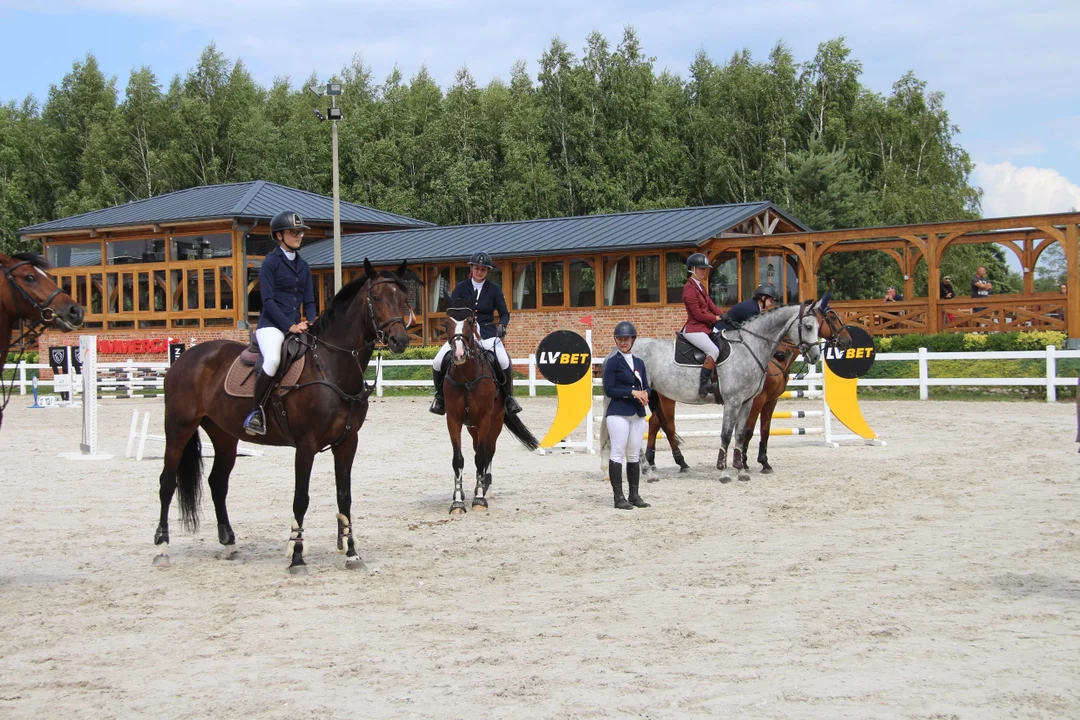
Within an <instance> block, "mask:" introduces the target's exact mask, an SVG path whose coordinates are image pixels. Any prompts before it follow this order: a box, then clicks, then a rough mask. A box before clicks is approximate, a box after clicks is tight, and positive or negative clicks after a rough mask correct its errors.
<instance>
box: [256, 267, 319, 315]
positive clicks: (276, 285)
mask: <svg viewBox="0 0 1080 720" xmlns="http://www.w3.org/2000/svg"><path fill="white" fill-rule="evenodd" d="M259 290H260V292H261V294H262V315H260V316H259V325H258V327H261V328H263V327H276V328H277V329H278V330H280V331H281V332H283V333H288V332H289V328H290V327H292V326H293V325H296V324H297V323H299V322H300V305H301V304H303V306H304V317H305V318H306V319H307V321H308V322H309V323H313V322H315V289H314V288H313V287H312V282H311V267H310V266H309V265H308V264H307V261H306V260H304V258H302V257H300V253H299V252H297V253H296V260H295V261H292V260H289V258H287V257H285V253H284V251H283V250H282V249H281V248H280V247H276V248H274V251H273V252H271V253H270V254H269V255H267V256H266V257H265V258H264V259H263V262H262V268H261V269H260V270H259Z"/></svg>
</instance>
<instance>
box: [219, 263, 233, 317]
mask: <svg viewBox="0 0 1080 720" xmlns="http://www.w3.org/2000/svg"><path fill="white" fill-rule="evenodd" d="M219 272H220V273H221V274H220V275H219V276H218V286H219V287H218V291H219V292H220V293H221V309H222V310H232V309H233V294H232V268H231V267H226V268H221V269H220V271H219Z"/></svg>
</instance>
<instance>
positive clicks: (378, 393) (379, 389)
mask: <svg viewBox="0 0 1080 720" xmlns="http://www.w3.org/2000/svg"><path fill="white" fill-rule="evenodd" d="M382 393H383V372H382V363H378V367H377V368H376V370H375V397H382Z"/></svg>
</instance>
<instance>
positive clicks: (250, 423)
mask: <svg viewBox="0 0 1080 720" xmlns="http://www.w3.org/2000/svg"><path fill="white" fill-rule="evenodd" d="M244 431H245V432H246V433H247V434H248V435H265V434H266V414H265V413H264V412H263V409H262V408H259V409H258V410H252V411H251V414H250V415H248V416H247V417H246V418H245V419H244Z"/></svg>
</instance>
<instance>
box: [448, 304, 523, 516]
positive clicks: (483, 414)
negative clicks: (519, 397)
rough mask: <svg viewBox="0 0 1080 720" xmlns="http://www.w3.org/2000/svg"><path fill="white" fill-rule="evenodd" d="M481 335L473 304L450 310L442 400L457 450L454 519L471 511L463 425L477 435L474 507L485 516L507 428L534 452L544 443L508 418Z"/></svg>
mask: <svg viewBox="0 0 1080 720" xmlns="http://www.w3.org/2000/svg"><path fill="white" fill-rule="evenodd" d="M477 337H478V333H477V329H476V321H475V319H474V317H473V308H472V305H471V304H469V305H467V306H455V307H450V308H447V310H446V338H447V342H449V343H450V348H451V352H450V353H448V354H447V357H448V358H449V362H450V368H449V370H447V372H446V375H445V376H444V377H443V397H444V398H445V399H446V428H447V430H449V432H450V443H451V444H452V445H453V447H454V459H453V467H454V499H453V503H452V504H451V505H450V514H451V515H464V514H465V512H466V509H465V490H464V489H463V488H462V482H461V474H462V470H463V469H464V467H465V456H464V455H463V454H462V452H461V428H462V426H464V427H466V428H468V430H469V434H470V435H472V440H473V454H474V461H475V463H476V487H475V488H474V489H473V501H472V507H473V510H477V511H480V512H485V511H487V508H488V503H487V491H488V489H489V488H490V487H491V461H492V459H493V458H494V457H495V445H496V443H497V442H498V440H499V435H500V434H501V433H502V429H503V425H504V424H505V425H506V427H507V428H509V430H510V433H511V434H512V435H513V436H514V437H516V438H517V439H518V440H519V441H520V442H521V444H522V445H524V446H525V447H526V448H528V449H529V450H535V449H536V448H537V447H539V445H540V442H539V441H538V440H537V439H536V438H535V437H534V436H533V434H532V433H531V432H530V431H529V429H528V428H527V427H525V423H523V422H522V421H521V418H520V417H518V416H517V415H507V414H506V410H505V407H504V405H503V401H502V398H500V397H499V394H500V391H499V387H498V384H497V383H496V382H495V376H494V374H493V373H494V369H493V365H492V363H495V362H498V360H497V359H496V358H495V357H494V356H493V354H492V353H489V352H488V351H486V350H484V348H483V347H481V345H480V343H479V341H478V340H477ZM444 362H446V361H444ZM444 367H445V365H444ZM506 372H508V373H509V372H512V370H507V371H506ZM511 382H512V380H511Z"/></svg>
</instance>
